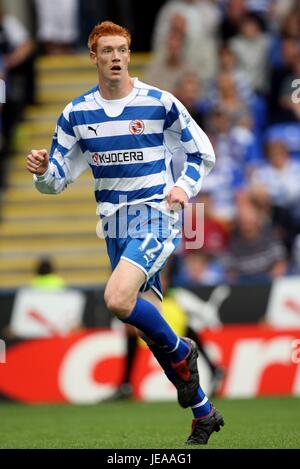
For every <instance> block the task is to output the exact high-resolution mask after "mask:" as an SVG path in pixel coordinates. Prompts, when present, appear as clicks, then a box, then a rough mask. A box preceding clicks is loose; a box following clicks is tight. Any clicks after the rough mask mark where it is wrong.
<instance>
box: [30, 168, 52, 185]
mask: <svg viewBox="0 0 300 469" xmlns="http://www.w3.org/2000/svg"><path fill="white" fill-rule="evenodd" d="M48 174H49V168H48V169H47V171H46V172H45V173H44V174H34V175H33V180H34V182H45V181H46V179H47V176H48Z"/></svg>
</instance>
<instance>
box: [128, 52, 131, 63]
mask: <svg viewBox="0 0 300 469" xmlns="http://www.w3.org/2000/svg"><path fill="white" fill-rule="evenodd" d="M130 60H131V50H130V49H128V63H129V62H130Z"/></svg>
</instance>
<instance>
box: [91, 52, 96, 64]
mask: <svg viewBox="0 0 300 469" xmlns="http://www.w3.org/2000/svg"><path fill="white" fill-rule="evenodd" d="M90 59H91V62H92V63H93V64H94V65H96V64H97V55H96V53H95V52H93V51H92V50H90Z"/></svg>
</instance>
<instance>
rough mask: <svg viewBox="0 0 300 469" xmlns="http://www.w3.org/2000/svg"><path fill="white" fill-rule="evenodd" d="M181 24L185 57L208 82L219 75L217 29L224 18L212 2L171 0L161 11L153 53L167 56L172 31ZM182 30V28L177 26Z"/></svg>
mask: <svg viewBox="0 0 300 469" xmlns="http://www.w3.org/2000/svg"><path fill="white" fill-rule="evenodd" d="M174 19H176V24H177V25H179V24H180V25H181V31H182V34H185V43H184V56H185V59H186V61H187V63H188V64H189V65H190V66H191V67H197V68H198V69H199V73H200V75H201V78H202V79H203V80H204V81H206V80H209V79H211V78H213V77H214V76H215V73H216V67H217V28H218V25H219V22H220V19H221V16H220V11H219V9H218V7H217V6H216V5H215V4H214V3H213V2H211V1H208V0H169V1H167V2H166V3H165V4H164V5H163V6H162V7H161V9H160V10H159V12H158V15H157V19H156V23H155V26H154V31H153V41H152V43H153V51H154V53H155V54H158V55H161V54H163V55H164V54H165V49H166V38H167V37H168V35H169V32H170V29H172V28H173V30H174ZM177 30H178V27H177Z"/></svg>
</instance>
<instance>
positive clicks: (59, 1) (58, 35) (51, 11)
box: [35, 0, 79, 54]
mask: <svg viewBox="0 0 300 469" xmlns="http://www.w3.org/2000/svg"><path fill="white" fill-rule="evenodd" d="M35 7H36V15H37V28H38V30H37V38H38V41H39V44H40V47H41V51H42V53H44V54H70V53H72V52H74V46H75V44H76V41H77V39H78V37H79V30H78V8H79V0H35Z"/></svg>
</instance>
